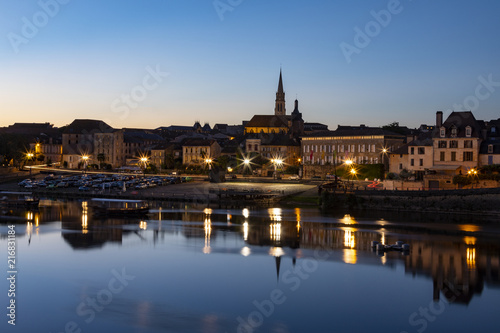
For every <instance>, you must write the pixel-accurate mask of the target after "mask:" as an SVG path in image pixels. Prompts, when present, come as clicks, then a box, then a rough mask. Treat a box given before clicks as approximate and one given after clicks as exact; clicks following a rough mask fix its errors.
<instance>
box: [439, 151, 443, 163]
mask: <svg viewBox="0 0 500 333" xmlns="http://www.w3.org/2000/svg"><path fill="white" fill-rule="evenodd" d="M439 160H440V161H441V162H442V161H444V151H442V152H441V153H439Z"/></svg>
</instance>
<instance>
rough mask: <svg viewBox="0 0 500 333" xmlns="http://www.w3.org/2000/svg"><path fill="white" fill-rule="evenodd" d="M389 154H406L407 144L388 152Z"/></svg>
mask: <svg viewBox="0 0 500 333" xmlns="http://www.w3.org/2000/svg"><path fill="white" fill-rule="evenodd" d="M389 154H396V155H408V145H404V146H401V147H399V148H398V149H396V150H394V151H391V152H389Z"/></svg>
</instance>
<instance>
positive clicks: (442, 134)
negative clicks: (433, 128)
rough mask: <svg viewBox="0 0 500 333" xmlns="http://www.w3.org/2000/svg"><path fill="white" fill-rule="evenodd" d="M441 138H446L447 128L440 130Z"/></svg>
mask: <svg viewBox="0 0 500 333" xmlns="http://www.w3.org/2000/svg"><path fill="white" fill-rule="evenodd" d="M439 136H440V137H442V138H444V137H445V136H446V128H444V127H441V129H440V130H439Z"/></svg>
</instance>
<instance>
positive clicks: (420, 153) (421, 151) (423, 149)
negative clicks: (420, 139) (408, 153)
mask: <svg viewBox="0 0 500 333" xmlns="http://www.w3.org/2000/svg"><path fill="white" fill-rule="evenodd" d="M418 154H419V155H424V154H425V147H418Z"/></svg>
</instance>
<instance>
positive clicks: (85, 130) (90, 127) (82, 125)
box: [63, 119, 114, 134]
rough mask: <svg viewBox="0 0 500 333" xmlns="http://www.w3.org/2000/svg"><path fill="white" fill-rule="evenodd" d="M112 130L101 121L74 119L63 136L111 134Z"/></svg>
mask: <svg viewBox="0 0 500 333" xmlns="http://www.w3.org/2000/svg"><path fill="white" fill-rule="evenodd" d="M113 131H114V129H113V128H112V127H111V126H109V125H108V124H106V123H105V122H104V121H102V120H93V119H75V120H73V122H72V123H71V124H69V125H68V126H67V127H66V129H65V130H64V132H63V133H64V134H91V133H111V132H113Z"/></svg>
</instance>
